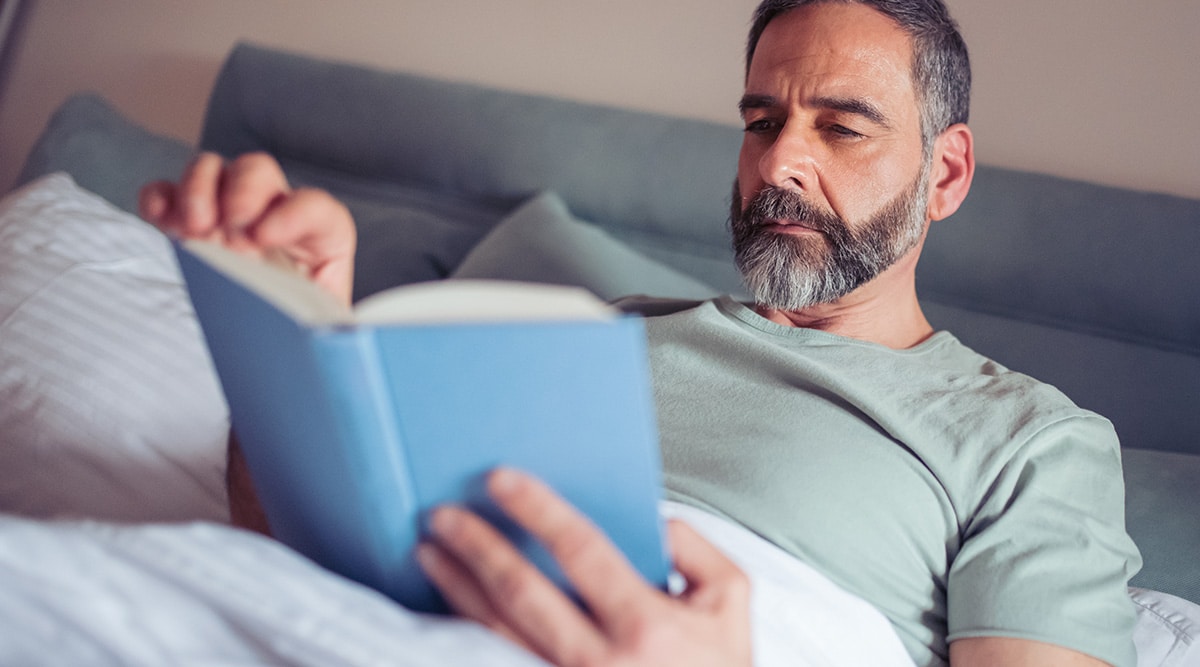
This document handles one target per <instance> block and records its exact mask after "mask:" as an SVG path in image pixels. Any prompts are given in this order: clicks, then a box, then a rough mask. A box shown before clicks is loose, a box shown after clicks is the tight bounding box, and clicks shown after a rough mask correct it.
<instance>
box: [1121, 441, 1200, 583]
mask: <svg viewBox="0 0 1200 667" xmlns="http://www.w3.org/2000/svg"><path fill="white" fill-rule="evenodd" d="M1123 463H1124V465H1125V496H1126V497H1125V508H1126V509H1125V512H1126V515H1125V525H1126V528H1127V529H1128V530H1129V534H1130V536H1132V537H1133V541H1134V542H1136V543H1137V545H1138V548H1139V549H1141V551H1142V558H1143V560H1144V561H1145V565H1144V567H1143V568H1142V571H1141V572H1140V573H1139V574H1138V575H1137V576H1135V577H1134V578H1133V580H1132V581H1131V582H1130V583H1131V585H1133V586H1140V587H1142V588H1150V589H1154V590H1159V591H1163V592H1166V593H1170V594H1172V595H1178V596H1179V597H1181V598H1184V599H1187V600H1191V601H1192V602H1195V603H1200V520H1197V511H1198V510H1197V508H1200V456H1195V455H1191V454H1176V453H1172V452H1155V451H1148V450H1139V449H1126V450H1124V452H1123Z"/></svg>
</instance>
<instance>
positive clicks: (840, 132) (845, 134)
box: [825, 124, 867, 139]
mask: <svg viewBox="0 0 1200 667" xmlns="http://www.w3.org/2000/svg"><path fill="white" fill-rule="evenodd" d="M825 131H826V132H828V133H830V134H832V135H834V136H837V137H842V138H845V139H861V138H862V137H865V136H867V135H865V134H862V133H861V132H856V131H854V130H851V129H850V128H848V127H846V126H845V125H836V124H835V125H829V126H827V127H826V128H825Z"/></svg>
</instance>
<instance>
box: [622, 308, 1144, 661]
mask: <svg viewBox="0 0 1200 667" xmlns="http://www.w3.org/2000/svg"><path fill="white" fill-rule="evenodd" d="M622 305H625V306H627V305H628V304H622ZM660 305H661V304H660ZM631 309H632V310H641V311H643V312H645V313H647V314H650V311H651V310H653V307H638V306H636V305H635V306H633V307H632V308H631ZM668 309H670V308H668ZM646 325H647V331H648V336H649V339H650V349H651V367H652V370H653V374H654V385H655V392H656V396H657V402H658V410H659V425H660V431H661V434H662V449H663V468H664V478H665V485H666V488H667V497H668V498H671V499H674V500H679V501H682V502H685V503H689V504H692V505H696V506H700V507H702V508H705V509H708V510H711V511H714V512H716V513H718V514H721V515H724V516H726V517H728V518H730V519H732V520H734V521H736V522H738V523H740V524H742V525H744V526H746V527H747V528H749V529H750V530H752V531H754V532H756V533H758V534H759V535H761V536H763V537H764V538H766V539H768V540H770V541H771V542H774V543H775V544H777V545H779V546H780V547H782V548H783V549H785V550H787V551H789V552H790V553H792V554H794V555H795V556H796V557H798V558H800V559H802V560H803V561H805V562H807V563H808V564H810V565H812V566H813V567H815V568H817V569H818V570H819V571H821V572H823V573H824V574H825V575H826V576H828V577H829V578H830V579H832V580H833V581H834V582H836V583H837V584H839V585H841V586H842V587H843V588H845V589H847V590H849V591H850V592H852V593H854V594H856V595H858V596H860V597H862V598H864V599H866V600H868V601H869V602H871V603H872V604H874V605H875V606H876V607H878V608H879V609H880V611H882V612H883V613H884V614H885V615H886V616H887V617H888V618H889V619H890V620H891V622H892V624H893V625H894V626H895V628H896V630H897V632H898V633H899V636H900V638H901V640H902V641H903V642H904V644H905V646H906V647H907V649H908V650H909V653H910V654H911V655H912V656H913V659H914V660H915V661H916V663H917V664H918V665H936V664H942V663H944V662H945V661H946V660H947V646H948V642H951V641H954V640H955V639H959V638H964V637H976V636H1002V637H1018V638H1025V639H1032V640H1037V641H1043V642H1049V643H1053V644H1058V645H1061V646H1066V647H1068V648H1072V649H1075V650H1078V651H1082V652H1085V653H1088V654H1091V655H1093V656H1096V657H1098V658H1101V659H1103V660H1106V661H1108V662H1110V663H1113V664H1116V665H1133V664H1134V662H1135V654H1134V648H1133V642H1132V630H1133V624H1134V608H1133V606H1132V604H1131V602H1130V600H1129V596H1128V593H1127V590H1126V586H1127V582H1128V579H1129V577H1130V576H1132V575H1133V574H1134V573H1135V572H1136V571H1137V569H1138V568H1139V567H1140V564H1141V559H1140V556H1139V555H1138V552H1137V549H1136V547H1135V546H1134V544H1133V542H1132V540H1131V539H1130V538H1129V536H1128V535H1127V534H1126V532H1125V529H1124V525H1125V524H1124V488H1123V482H1122V475H1121V462H1120V449H1119V446H1118V442H1117V437H1116V434H1115V432H1114V431H1113V428H1112V425H1111V424H1110V423H1109V422H1108V421H1107V420H1105V419H1103V418H1102V417H1099V416H1097V415H1095V414H1093V413H1091V412H1088V411H1085V410H1082V409H1080V408H1078V407H1076V406H1075V405H1074V404H1073V403H1071V401H1070V400H1068V399H1067V398H1066V397H1065V396H1063V395H1062V393H1060V392H1059V391H1058V390H1056V389H1054V388H1053V387H1050V386H1048V385H1046V384H1042V383H1040V382H1037V381H1035V380H1033V379H1031V378H1029V377H1027V376H1024V375H1021V374H1019V373H1015V372H1012V371H1009V370H1007V369H1005V368H1003V367H1002V366H1000V365H998V364H996V363H994V362H992V361H990V360H988V359H986V358H984V357H982V356H980V355H978V354H976V353H975V352H973V351H971V350H970V349H968V348H966V347H965V346H963V345H962V344H961V343H959V342H958V340H957V339H955V338H954V337H953V336H951V335H950V334H948V333H945V332H939V333H937V334H935V335H933V336H932V337H931V338H929V339H928V340H926V341H925V342H923V343H921V344H920V345H917V346H916V347H914V348H911V349H908V350H892V349H889V348H886V347H884V346H881V345H876V344H873V343H868V342H864V341H858V340H854V339H849V338H845V337H841V336H835V335H832V334H828V333H824V332H821V331H815V330H811V329H801V328H792V327H785V326H781V325H778V324H775V323H772V322H770V321H768V320H766V319H764V318H762V317H760V316H759V315H757V314H756V313H755V312H754V311H752V310H751V309H749V308H746V307H745V306H743V305H741V304H739V303H736V302H735V301H733V300H731V299H728V298H726V299H720V300H717V301H715V302H705V303H703V304H699V305H694V304H693V305H692V306H691V307H683V309H682V310H680V311H679V312H675V313H673V314H670V315H665V316H657V317H656V316H650V317H647V320H646Z"/></svg>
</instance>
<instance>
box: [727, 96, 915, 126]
mask: <svg viewBox="0 0 1200 667" xmlns="http://www.w3.org/2000/svg"><path fill="white" fill-rule="evenodd" d="M808 104H809V105H811V106H814V107H817V108H820V109H831V110H833V111H841V112H844V113H850V114H854V115H856V116H862V117H863V118H866V119H867V120H869V121H871V122H872V123H875V124H876V125H881V126H883V127H885V128H888V129H891V127H892V124H891V123H890V122H888V119H887V116H885V115H883V112H882V111H880V110H879V108H878V107H876V106H875V105H874V104H871V103H870V102H868V101H866V100H864V99H861V98H855V97H817V98H813V99H811V100H809V101H808ZM777 106H779V100H778V99H776V98H775V97H774V96H773V95H759V94H752V93H751V94H746V95H743V96H742V99H741V100H740V101H739V102H738V112H739V113H741V114H742V115H743V116H744V115H745V114H746V112H747V111H749V110H751V109H771V108H774V107H777Z"/></svg>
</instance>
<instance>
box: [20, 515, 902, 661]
mask: <svg viewBox="0 0 1200 667" xmlns="http://www.w3.org/2000/svg"><path fill="white" fill-rule="evenodd" d="M664 512H666V513H667V514H669V515H672V516H679V517H681V518H683V519H684V520H686V521H688V522H689V523H691V524H692V525H693V526H694V527H695V528H696V529H697V530H699V531H700V532H701V533H703V534H704V535H705V536H706V537H708V538H709V539H710V540H711V541H713V542H714V543H715V544H717V545H718V546H720V547H721V548H722V549H724V550H725V551H726V552H727V553H729V554H730V556H731V557H732V558H733V559H734V560H735V561H737V562H738V564H739V565H740V566H741V567H742V568H743V569H744V570H746V572H747V573H748V574H749V575H750V577H751V580H752V582H753V590H754V595H753V612H752V622H753V626H754V651H755V663H756V664H757V665H878V666H887V665H905V666H911V665H912V662H911V661H910V660H909V658H908V656H907V654H906V653H905V651H904V649H903V647H902V646H901V644H900V641H899V639H898V638H897V637H896V635H895V633H894V632H893V630H892V628H891V626H890V625H889V624H888V622H887V621H886V619H884V617H883V616H882V615H881V614H879V612H877V611H876V610H875V609H874V608H873V607H871V606H870V605H869V604H867V603H865V602H863V601H862V600H860V599H858V598H856V597H854V596H852V595H850V594H849V593H846V592H845V591H843V590H841V589H839V588H838V587H836V586H835V585H833V584H832V583H831V582H829V580H827V579H825V578H824V577H823V576H821V575H820V574H818V573H817V572H815V571H814V570H812V569H811V568H809V567H807V566H805V565H803V564H801V563H799V562H798V561H796V560H795V559H794V558H791V557H790V556H788V555H787V554H785V553H784V552H782V551H781V550H779V549H778V548H777V547H775V546H773V545H771V544H769V543H768V542H766V541H764V540H762V539H760V538H758V537H757V536H755V535H753V534H751V533H749V532H748V531H745V530H744V529H742V528H740V527H738V526H735V525H733V524H730V523H728V522H725V521H723V520H721V519H718V518H716V517H713V516H711V515H708V514H705V513H703V512H700V511H698V510H695V509H692V508H688V507H683V506H680V505H667V506H665V507H664ZM0 664H4V665H71V666H76V665H147V666H150V665H154V666H155V667H158V666H160V665H229V664H239V665H245V664H271V665H313V666H314V667H316V666H322V667H328V666H332V665H355V666H357V665H429V666H430V667H433V666H437V667H442V666H445V665H459V664H461V665H479V664H487V665H497V666H510V665H511V666H513V667H517V666H521V667H526V666H530V665H540V664H543V663H542V662H541V661H540V660H538V659H536V658H534V657H533V656H530V655H529V654H527V653H525V652H523V651H521V650H520V649H517V648H515V647H514V646H512V645H510V644H509V643H507V642H506V641H504V640H502V639H500V638H498V637H496V636H494V635H491V634H490V633H488V632H487V631H486V630H484V629H482V628H480V627H479V626H476V625H474V624H472V623H468V622H464V621H460V620H454V619H447V618H441V617H433V616H427V615H421V614H414V613H411V612H409V611H407V610H405V609H404V608H402V607H400V606H399V605H396V604H394V603H392V602H391V601H390V600H388V599H387V598H385V597H383V596H382V595H379V594H377V593H375V592H374V591H371V590H369V589H366V588H364V587H362V586H359V585H357V584H354V583H353V582H350V581H347V580H345V579H342V578H340V577H337V576H335V575H332V574H330V573H328V572H326V571H324V570H322V569H320V568H319V567H317V566H315V565H313V564H312V563H310V562H309V561H307V560H305V559H303V558H301V557H299V556H298V555H296V554H295V553H294V552H292V551H290V550H288V549H287V548H285V547H283V546H281V545H279V544H278V543H275V542H273V541H271V540H268V539H265V538H262V537H259V536H257V535H253V534H249V533H245V532H242V531H238V530H235V529H232V528H229V527H227V526H222V525H218V524H211V523H192V524H174V525H171V524H158V525H140V526H132V525H128V526H121V525H117V524H102V523H92V522H42V521H32V520H27V519H18V518H14V517H0Z"/></svg>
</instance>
